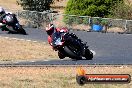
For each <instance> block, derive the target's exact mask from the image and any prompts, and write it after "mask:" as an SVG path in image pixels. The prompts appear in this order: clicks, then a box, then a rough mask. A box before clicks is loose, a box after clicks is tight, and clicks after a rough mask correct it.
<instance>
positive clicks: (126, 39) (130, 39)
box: [0, 28, 132, 65]
mask: <svg viewBox="0 0 132 88" xmlns="http://www.w3.org/2000/svg"><path fill="white" fill-rule="evenodd" d="M26 31H27V33H28V34H29V35H20V34H7V33H5V32H2V31H0V36H4V37H11V38H20V39H26V40H32V41H38V42H45V41H47V34H46V33H45V31H44V30H40V29H31V28H27V29H26ZM71 32H74V33H75V34H76V35H77V36H78V37H79V38H81V39H82V40H83V41H84V42H87V44H88V45H89V49H90V50H93V51H95V55H94V58H93V60H77V61H76V60H71V59H69V58H66V59H64V60H60V59H59V58H58V59H56V60H51V61H48V60H44V58H40V60H36V61H19V62H12V63H7V64H8V65H10V64H14V65H87V64H109V65H113V64H114V65H119V64H120V65H121V64H132V57H131V56H132V34H118V33H100V32H86V31H71ZM0 65H2V64H0Z"/></svg>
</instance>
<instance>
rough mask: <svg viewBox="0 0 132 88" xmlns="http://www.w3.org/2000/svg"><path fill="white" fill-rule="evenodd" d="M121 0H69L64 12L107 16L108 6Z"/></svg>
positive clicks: (108, 12)
mask: <svg viewBox="0 0 132 88" xmlns="http://www.w3.org/2000/svg"><path fill="white" fill-rule="evenodd" d="M118 1H122V0H69V2H68V4H67V6H66V9H65V13H66V14H74V15H82V16H83V15H84V16H85V15H88V16H97V17H102V16H108V15H109V14H110V8H111V7H112V6H113V5H114V4H115V3H117V2H118Z"/></svg>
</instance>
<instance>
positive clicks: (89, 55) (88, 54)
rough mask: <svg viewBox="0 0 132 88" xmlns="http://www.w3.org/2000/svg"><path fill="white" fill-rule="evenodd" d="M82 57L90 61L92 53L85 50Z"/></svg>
mask: <svg viewBox="0 0 132 88" xmlns="http://www.w3.org/2000/svg"><path fill="white" fill-rule="evenodd" d="M84 57H85V58H86V60H92V58H93V53H92V52H91V51H90V50H89V49H86V51H85V56H84Z"/></svg>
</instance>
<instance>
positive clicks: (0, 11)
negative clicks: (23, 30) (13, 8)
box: [0, 7, 5, 15]
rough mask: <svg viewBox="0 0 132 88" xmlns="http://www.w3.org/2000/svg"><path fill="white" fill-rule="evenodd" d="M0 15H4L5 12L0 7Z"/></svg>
mask: <svg viewBox="0 0 132 88" xmlns="http://www.w3.org/2000/svg"><path fill="white" fill-rule="evenodd" d="M2 14H5V10H4V9H3V8H2V7H0V15H2Z"/></svg>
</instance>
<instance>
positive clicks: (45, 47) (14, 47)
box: [0, 37, 58, 61]
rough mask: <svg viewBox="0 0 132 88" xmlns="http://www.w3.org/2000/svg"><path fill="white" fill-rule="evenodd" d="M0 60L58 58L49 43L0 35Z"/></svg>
mask: <svg viewBox="0 0 132 88" xmlns="http://www.w3.org/2000/svg"><path fill="white" fill-rule="evenodd" d="M0 43H1V46H0V61H15V60H32V59H36V60H37V59H54V58H58V56H57V52H55V51H53V50H52V48H51V46H50V45H49V44H47V43H34V42H28V41H21V40H12V39H6V38H4V37H0Z"/></svg>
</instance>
